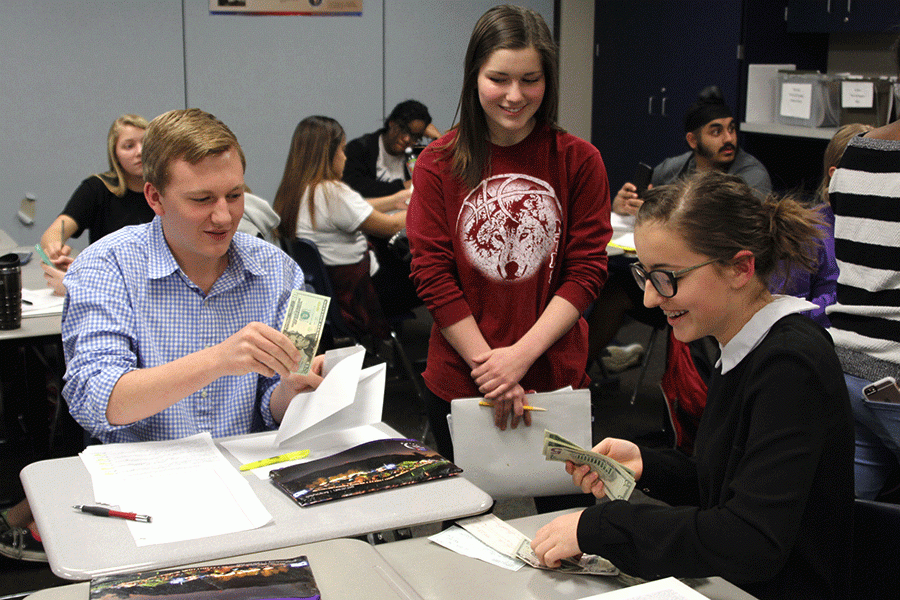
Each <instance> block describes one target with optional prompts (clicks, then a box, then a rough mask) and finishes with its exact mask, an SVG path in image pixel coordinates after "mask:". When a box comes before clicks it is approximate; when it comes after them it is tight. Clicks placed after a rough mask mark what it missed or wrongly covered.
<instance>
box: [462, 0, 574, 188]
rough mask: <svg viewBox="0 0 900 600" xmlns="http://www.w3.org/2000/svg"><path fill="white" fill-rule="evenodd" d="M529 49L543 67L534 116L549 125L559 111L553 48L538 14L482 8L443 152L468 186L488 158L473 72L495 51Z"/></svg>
mask: <svg viewBox="0 0 900 600" xmlns="http://www.w3.org/2000/svg"><path fill="white" fill-rule="evenodd" d="M523 48H534V49H535V50H537V53H538V55H539V56H540V58H541V67H542V68H543V71H544V81H545V89H544V100H543V102H541V106H540V107H539V108H538V111H537V113H536V114H535V118H536V120H537V122H538V124H542V123H546V124H549V125H550V126H551V127H552V128H554V129H559V126H558V125H557V124H556V119H557V113H558V111H559V49H558V48H557V46H556V43H555V42H554V41H553V36H552V35H551V33H550V28H549V27H547V23H546V22H545V21H544V19H543V18H542V17H541V15H540V14H539V13H537V12H535V11H533V10H531V9H528V8H522V7H520V6H510V5H502V6H495V7H494V8H492V9H490V10H488V11H487V12H486V13H484V15H482V16H481V18H480V19H479V20H478V23H476V24H475V29H474V30H473V31H472V37H471V38H470V39H469V47H468V49H467V50H466V60H465V73H464V76H463V77H464V78H463V86H462V93H461V94H460V98H459V107H458V108H457V113H458V114H459V115H460V120H459V123H458V124H457V125H456V130H457V135H456V137H455V138H454V139H453V141H451V142H450V144H449V145H448V146H445V149H446V150H447V151H449V153H450V156H451V160H452V166H453V173H454V174H455V175H456V176H457V177H459V178H460V179H462V181H463V182H464V183H465V184H466V185H467V186H468V187H469V188H474V187H475V186H476V185H478V182H479V181H481V179H482V178H483V176H484V169H485V167H486V165H487V164H488V162H489V160H490V132H489V130H488V126H487V119H486V118H485V115H484V109H483V108H482V107H481V102H480V101H479V99H478V73H479V71H481V67H482V66H483V65H484V63H485V62H486V61H487V59H488V58H489V57H490V56H491V54H492V53H494V52H495V51H496V50H521V49H523Z"/></svg>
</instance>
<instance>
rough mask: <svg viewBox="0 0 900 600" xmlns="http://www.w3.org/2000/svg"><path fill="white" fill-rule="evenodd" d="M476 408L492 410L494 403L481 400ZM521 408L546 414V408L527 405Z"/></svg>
mask: <svg viewBox="0 0 900 600" xmlns="http://www.w3.org/2000/svg"><path fill="white" fill-rule="evenodd" d="M478 406H490V407H491V408H493V407H494V403H493V402H488V401H487V400H482V401H481V402H479V403H478ZM522 408H523V409H525V410H532V411H535V412H547V409H546V408H541V407H540V406H528V405H526V406H523V407H522Z"/></svg>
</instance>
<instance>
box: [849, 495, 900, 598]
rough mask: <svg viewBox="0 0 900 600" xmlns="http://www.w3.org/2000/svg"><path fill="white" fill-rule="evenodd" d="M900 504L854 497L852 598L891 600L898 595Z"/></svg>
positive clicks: (899, 593) (899, 584)
mask: <svg viewBox="0 0 900 600" xmlns="http://www.w3.org/2000/svg"><path fill="white" fill-rule="evenodd" d="M898 540H900V505H898V504H890V503H887V502H873V501H871V500H859V499H857V500H855V501H854V506H853V552H852V555H851V569H852V571H851V590H852V595H851V597H852V598H859V599H860V600H862V599H863V598H865V599H866V600H879V599H881V598H884V599H890V600H894V599H895V598H897V597H898V596H900V552H898V551H897V544H898Z"/></svg>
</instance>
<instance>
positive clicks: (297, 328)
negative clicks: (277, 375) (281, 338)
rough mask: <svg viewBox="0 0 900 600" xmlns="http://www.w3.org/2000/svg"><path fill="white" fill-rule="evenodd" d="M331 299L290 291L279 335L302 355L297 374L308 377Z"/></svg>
mask: <svg viewBox="0 0 900 600" xmlns="http://www.w3.org/2000/svg"><path fill="white" fill-rule="evenodd" d="M330 303H331V298H329V297H328V296H320V295H318V294H312V293H310V292H302V291H300V290H292V291H291V299H290V301H289V302H288V308H287V312H286V313H285V315H284V324H283V325H282V326H281V333H283V334H284V335H286V336H287V337H288V338H289V339H290V340H291V342H292V343H293V344H294V347H295V348H297V350H299V351H300V352H301V353H302V354H303V358H302V359H301V360H300V368H299V369H297V371H296V372H297V373H299V374H300V375H309V369H310V365H312V360H313V358H314V357H315V356H316V352H317V351H318V349H319V341H320V340H321V339H322V331H323V330H324V329H325V318H326V317H327V316H328V305H329V304H330Z"/></svg>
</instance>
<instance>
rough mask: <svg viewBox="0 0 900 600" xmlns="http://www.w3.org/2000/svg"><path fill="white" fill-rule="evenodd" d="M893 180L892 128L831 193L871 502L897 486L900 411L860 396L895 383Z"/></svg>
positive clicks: (899, 352)
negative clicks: (885, 381)
mask: <svg viewBox="0 0 900 600" xmlns="http://www.w3.org/2000/svg"><path fill="white" fill-rule="evenodd" d="M894 48H895V49H896V51H897V53H898V56H897V60H898V64H900V45H898V44H897V43H895V44H894ZM898 181H900V121H894V122H893V123H889V124H888V125H885V126H884V127H879V128H878V129H873V130H872V131H869V132H868V133H865V134H862V135H858V136H856V137H853V138H851V139H850V142H849V143H848V144H847V148H846V150H845V151H844V155H843V157H842V158H841V161H840V164H839V165H838V168H837V169H836V170H835V171H834V175H833V176H832V179H831V185H830V188H829V193H828V197H829V200H830V202H831V207H832V209H833V210H834V215H835V222H834V237H835V240H836V248H835V251H836V253H837V259H838V261H839V262H840V265H841V273H840V275H839V276H838V283H837V302H835V304H834V305H832V306H831V307H829V308H828V311H827V313H828V318H829V319H830V320H831V329H830V332H831V335H832V336H834V342H835V345H836V346H837V352H838V356H839V357H840V359H841V366H842V367H843V370H844V374H845V378H846V382H847V389H848V390H849V392H850V402H851V404H852V406H853V416H854V417H855V420H856V467H855V468H856V495H857V497H859V498H865V499H869V500H872V499H875V498H878V497H879V496H881V495H882V494H883V493H885V492H890V491H892V490H894V491H895V490H896V489H898V485H900V404H892V403H887V402H869V401H867V400H866V398H865V395H864V393H863V389H865V387H866V386H868V385H869V384H871V383H872V382H875V381H878V380H880V379H882V378H884V377H893V378H895V379H898V380H900V327H898V326H897V324H898V322H900V229H898V221H900V186H898ZM893 498H894V499H896V494H895V495H894V497H893Z"/></svg>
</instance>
